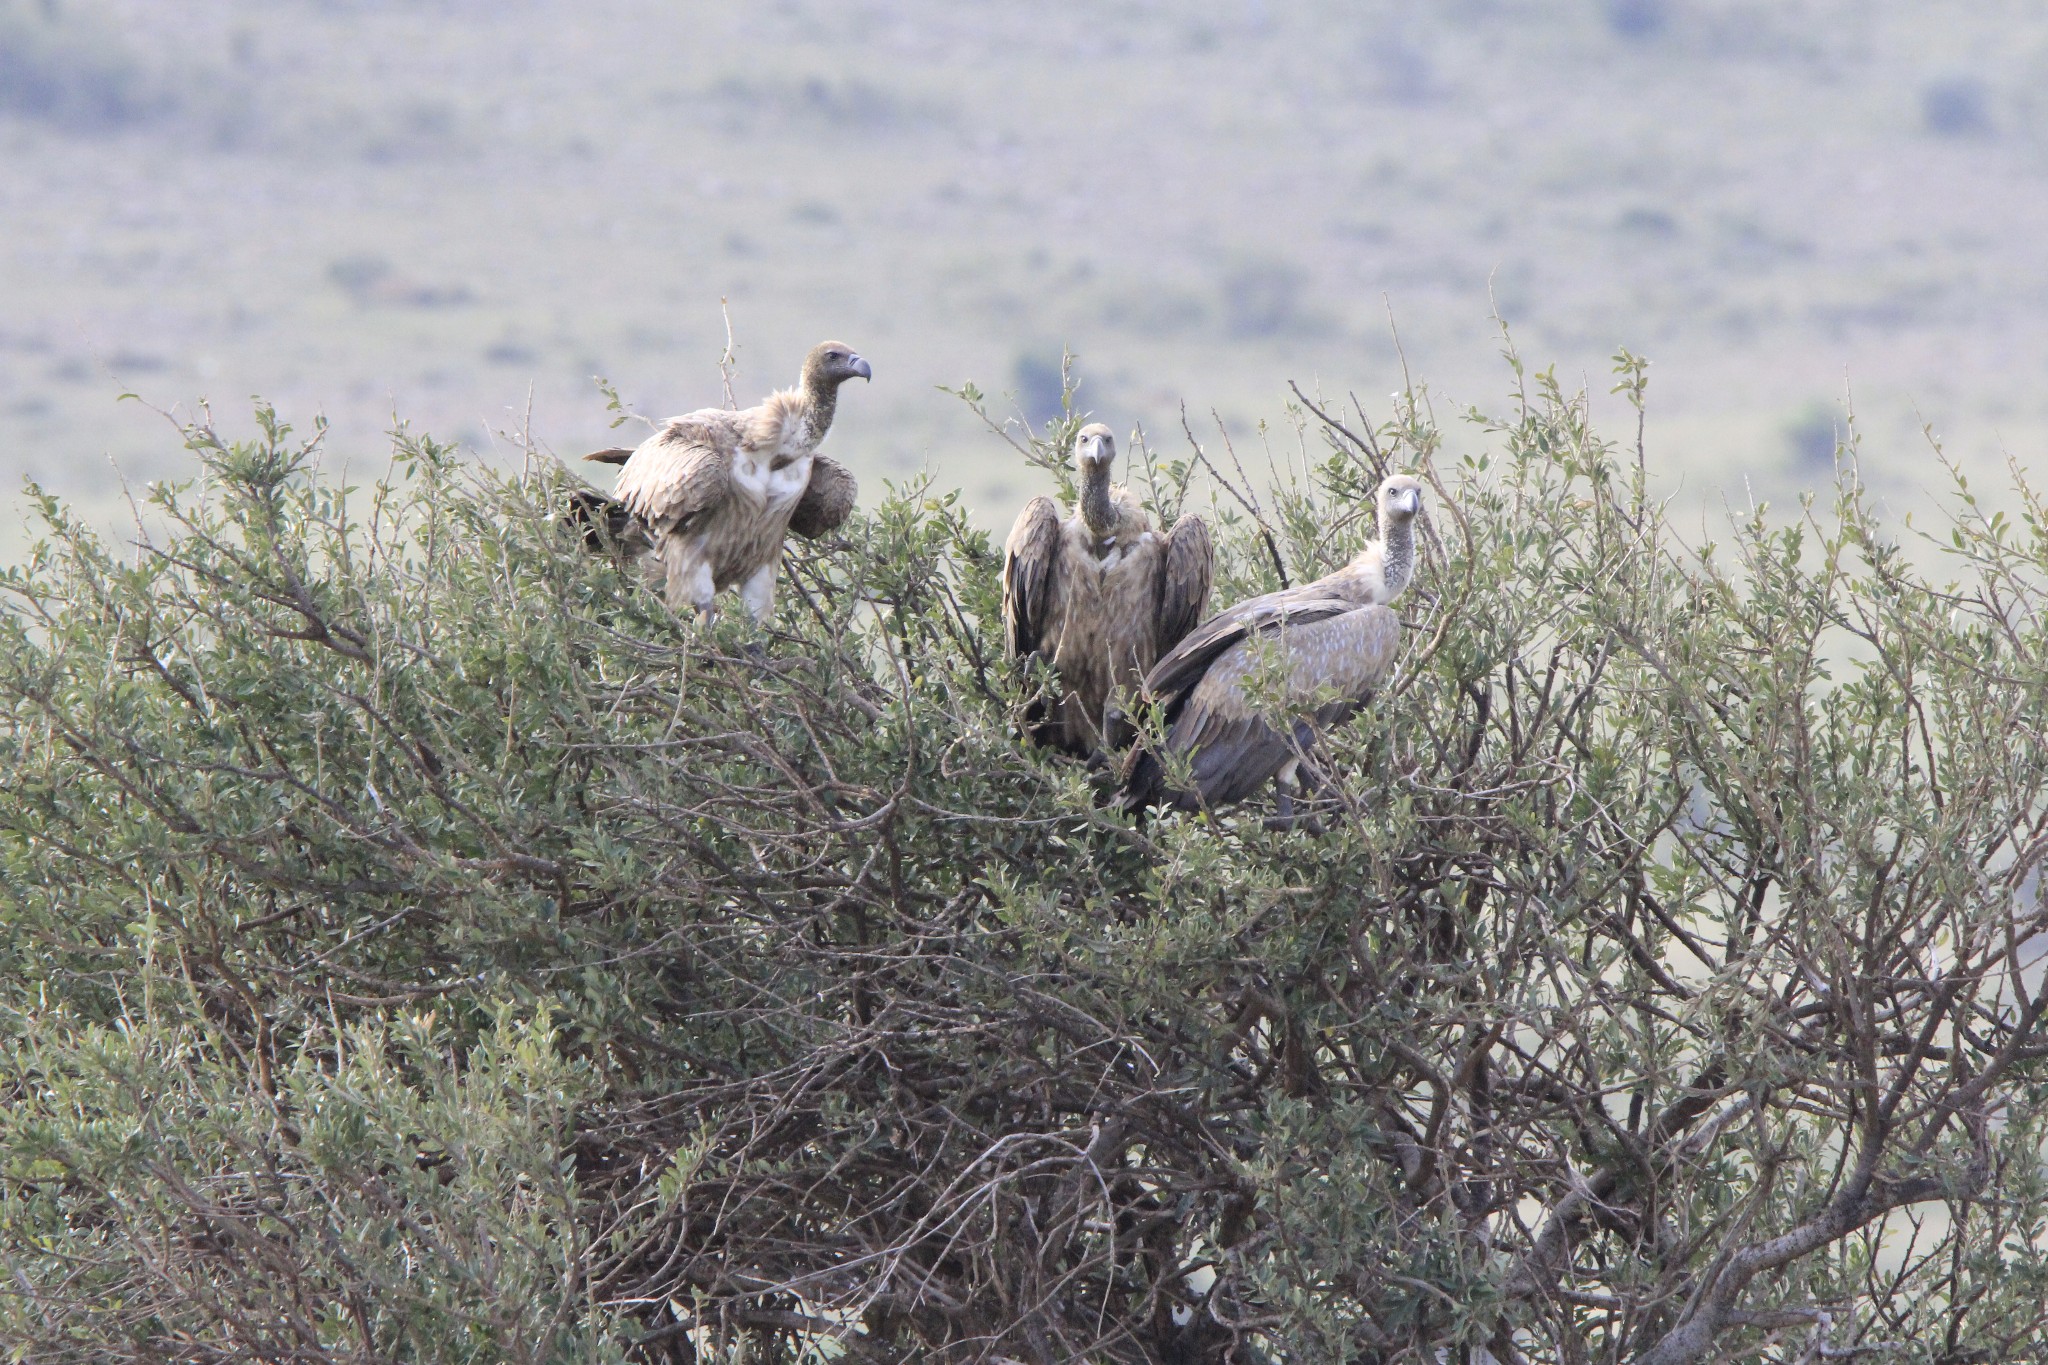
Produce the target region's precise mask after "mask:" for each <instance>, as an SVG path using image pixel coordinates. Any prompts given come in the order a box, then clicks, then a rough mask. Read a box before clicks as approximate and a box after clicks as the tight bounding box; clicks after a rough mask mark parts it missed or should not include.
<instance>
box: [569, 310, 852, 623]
mask: <svg viewBox="0 0 2048 1365" xmlns="http://www.w3.org/2000/svg"><path fill="white" fill-rule="evenodd" d="M855 375H859V376H860V377H861V378H862V379H872V378H873V377H874V373H873V371H872V370H871V369H870V367H869V365H868V362H867V361H865V360H863V359H861V358H860V356H858V355H857V354H855V353H854V351H853V349H852V348H851V347H849V346H847V345H846V344H845V343H843V342H838V341H826V342H821V343H819V344H818V345H816V346H813V347H812V348H811V353H810V354H809V355H808V356H806V357H805V358H804V369H803V376H802V378H800V379H799V380H798V381H797V386H796V387H795V388H793V389H782V390H779V391H777V392H775V393H771V394H769V395H768V397H767V398H765V399H763V400H762V401H761V402H760V404H758V405H757V406H755V407H751V408H745V409H742V410H741V411H738V412H732V411H728V410H727V409H725V408H701V409H699V410H698V411H696V412H690V413H685V414H684V415H682V416H681V417H671V418H670V419H669V420H668V421H667V423H665V424H664V425H663V426H662V428H661V430H660V431H657V432H656V433H655V434H654V435H652V436H650V437H648V438H647V439H646V440H645V441H642V442H641V443H640V444H639V446H637V447H636V448H634V449H632V450H625V449H614V450H600V451H597V452H596V453H594V454H591V455H586V456H584V457H583V458H584V459H586V460H595V461H598V462H600V463H603V464H616V465H621V466H623V468H621V469H620V470H619V481H618V484H617V485H616V487H614V489H613V490H612V491H613V496H611V497H609V498H607V497H606V496H605V495H603V494H601V493H595V492H587V493H579V494H578V495H576V497H575V499H574V505H573V506H572V507H571V508H570V511H569V519H570V520H571V521H573V522H575V523H576V524H577V525H578V526H580V528H581V529H582V532H583V538H584V541H585V543H586V544H588V545H589V546H590V547H591V548H592V549H597V550H615V551H617V552H620V553H623V554H625V555H628V556H630V557H633V558H639V559H642V560H643V562H645V563H646V565H647V568H648V570H649V572H650V574H651V575H652V576H655V577H657V578H659V580H660V581H661V582H662V584H663V589H664V593H665V595H666V597H667V599H668V604H669V607H670V608H671V609H672V610H675V611H678V612H679V611H681V610H682V609H683V608H684V607H686V606H688V607H695V608H696V609H697V610H698V611H699V612H700V613H702V614H704V615H706V616H708V615H710V614H711V610H712V600H713V599H714V598H715V597H716V596H717V595H718V594H719V593H721V592H723V591H724V590H725V589H726V588H728V587H732V586H734V585H737V586H738V587H739V593H740V601H741V602H742V603H743V604H744V605H745V606H746V608H747V611H748V612H749V613H750V614H751V615H752V616H753V618H754V619H755V620H756V621H759V620H764V619H766V617H767V616H768V614H769V611H770V610H771V609H772V608H773V606H774V604H775V569H776V565H777V563H778V561H779V560H780V559H781V557H782V541H783V537H784V535H785V533H786V532H790V531H794V532H795V533H796V534H798V535H800V536H802V537H804V538H805V539H807V540H808V539H815V538H816V537H818V536H821V535H823V534H825V533H826V532H827V531H830V530H833V529H835V528H836V527H838V526H839V524H840V523H841V522H843V521H845V520H846V517H847V514H848V513H850V512H851V511H852V510H853V500H854V495H855V494H856V492H857V491H858V486H857V485H856V484H855V482H854V478H853V475H852V474H851V473H849V472H848V471H847V469H846V467H845V466H844V465H841V464H839V463H837V462H836V461H833V460H830V459H827V458H826V457H824V456H822V455H820V454H818V453H817V450H818V443H819V442H820V441H822V440H824V439H825V433H826V432H827V431H829V430H830V429H831V426H832V413H833V410H834V409H835V408H836V407H837V406H838V403H839V386H840V385H841V384H844V383H845V382H846V381H847V380H849V379H851V378H853V377H854V376H855Z"/></svg>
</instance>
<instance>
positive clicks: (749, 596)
mask: <svg viewBox="0 0 2048 1365" xmlns="http://www.w3.org/2000/svg"><path fill="white" fill-rule="evenodd" d="M780 560H781V556H780V555H778V556H776V557H775V558H774V559H771V560H769V561H768V562H767V563H766V564H763V565H762V566H761V567H760V568H758V569H756V570H754V571H753V572H752V573H750V574H748V575H747V577H746V580H745V581H744V582H742V583H741V584H740V602H741V604H742V605H744V606H745V607H746V609H747V614H748V615H749V616H752V617H753V618H754V620H755V622H756V623H757V624H758V623H760V622H762V621H766V620H767V619H768V618H769V617H770V616H772V615H774V614H775V570H776V568H777V566H778V564H779V562H780Z"/></svg>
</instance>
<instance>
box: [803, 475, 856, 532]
mask: <svg viewBox="0 0 2048 1365" xmlns="http://www.w3.org/2000/svg"><path fill="white" fill-rule="evenodd" d="M859 496H860V484H859V483H858V482H856V481H855V479H854V477H853V471H852V470H850V469H848V468H847V467H846V466H845V465H843V464H841V463H839V462H838V461H837V460H833V459H828V458H826V457H825V456H823V455H814V456H812V457H811V481H810V482H809V483H807V484H805V485H804V495H803V496H802V497H801V498H798V499H797V501H796V508H795V510H794V511H792V512H791V513H790V514H789V529H790V530H791V531H792V532H793V533H794V534H796V535H800V536H802V537H803V538H804V539H805V540H816V539H817V538H818V537H819V536H822V535H824V534H825V533H826V532H827V531H836V530H838V529H839V527H840V526H841V525H842V524H843V523H844V522H845V521H846V519H847V517H848V516H850V515H852V513H853V502H854V499H855V498H857V497H859Z"/></svg>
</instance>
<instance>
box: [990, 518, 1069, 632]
mask: <svg viewBox="0 0 2048 1365" xmlns="http://www.w3.org/2000/svg"><path fill="white" fill-rule="evenodd" d="M1059 557H1060V509H1059V507H1058V506H1057V505H1056V504H1055V503H1054V502H1053V500H1052V499H1051V498H1033V499H1032V500H1031V501H1030V502H1027V503H1025V504H1024V510H1023V511H1022V512H1019V513H1018V514H1017V524H1016V525H1015V526H1012V527H1011V528H1010V538H1009V540H1008V541H1006V542H1004V545H1003V652H1004V653H1005V654H1007V655H1008V656H1009V657H1010V658H1012V659H1023V658H1028V657H1030V656H1031V655H1033V654H1036V653H1038V652H1039V651H1040V649H1041V647H1042V646H1043V644H1044V642H1045V625H1046V608H1047V606H1048V605H1049V604H1050V602H1051V600H1052V575H1053V566H1054V565H1055V564H1056V563H1058V562H1059Z"/></svg>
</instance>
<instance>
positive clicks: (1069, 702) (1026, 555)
mask: <svg viewBox="0 0 2048 1365" xmlns="http://www.w3.org/2000/svg"><path fill="white" fill-rule="evenodd" d="M1115 460H1116V437H1115V436H1114V435H1112V434H1111V432H1110V429H1109V428H1108V427H1106V426H1104V425H1103V424H1102V423H1100V422H1095V423H1092V424H1090V425H1088V426H1085V427H1083V428H1081V432H1080V435H1079V437H1078V439H1077V440H1076V441H1075V443H1074V461H1075V463H1076V465H1077V466H1078V467H1079V472H1080V476H1081V502H1080V506H1079V507H1077V508H1076V509H1075V510H1074V511H1073V512H1072V513H1070V514H1069V515H1067V516H1066V517H1064V518H1062V517H1061V516H1060V512H1059V508H1058V506H1057V505H1056V504H1055V503H1054V502H1053V500H1052V499H1051V498H1033V499H1032V500H1031V501H1030V502H1029V503H1027V504H1026V505H1025V508H1024V510H1023V512H1022V513H1020V514H1019V515H1018V517H1017V524H1016V526H1015V527H1013V528H1012V529H1011V531H1010V539H1009V542H1008V543H1007V544H1006V545H1005V546H1004V547H1003V642H1004V647H1005V649H1006V651H1007V653H1008V654H1009V656H1010V657H1011V658H1012V659H1016V660H1029V659H1034V658H1035V659H1042V660H1044V661H1045V663H1046V664H1047V666H1048V667H1050V668H1051V670H1052V672H1053V674H1054V675H1055V676H1056V677H1057V678H1058V679H1059V690H1058V692H1057V694H1056V695H1052V696H1044V695H1041V696H1036V697H1034V698H1032V700H1031V701H1030V702H1029V703H1028V704H1027V706H1026V710H1025V719H1024V725H1025V731H1026V733H1027V734H1029V735H1030V736H1031V737H1032V738H1033V739H1035V740H1036V741H1038V742H1039V743H1041V744H1047V745H1051V746H1053V747H1055V748H1058V749H1063V750H1065V751H1066V752H1068V753H1071V754H1076V755H1083V756H1085V755H1089V754H1092V753H1094V752H1095V751H1097V750H1098V749H1105V748H1117V747H1120V746H1122V745H1124V744H1128V743H1129V742H1130V737H1131V733H1132V731H1131V726H1130V723H1129V722H1128V721H1127V720H1126V719H1125V718H1124V716H1123V714H1122V712H1121V710H1120V709H1119V708H1118V706H1117V704H1116V700H1115V698H1116V695H1117V693H1118V691H1119V690H1120V689H1121V690H1122V691H1123V692H1124V693H1125V694H1127V695H1129V696H1133V697H1135V696H1136V695H1137V691H1138V687H1139V685H1140V683H1141V682H1142V681H1143V680H1144V677H1145V670H1147V669H1148V668H1150V667H1152V664H1153V661H1154V660H1156V659H1157V658H1158V657H1159V656H1160V655H1161V654H1163V653H1165V652H1166V651H1167V650H1169V649H1171V648H1173V646H1174V645H1175V644H1176V643H1177V642H1178V641H1179V640H1180V638H1181V637H1182V636H1183V635H1186V634H1187V633H1188V631H1189V630H1190V629H1192V628H1193V626H1194V624H1195V622H1197V621H1199V620H1201V619H1202V612H1203V611H1204V609H1205V608H1206V607H1207V605H1208V601H1209V580H1210V577H1211V570H1212V560H1213V557H1212V555H1211V552H1210V548H1209V528H1208V527H1207V526H1205V525H1203V524H1202V519H1201V518H1200V517H1197V516H1195V515H1193V514H1192V513H1190V514H1188V515H1186V516H1183V517H1182V518H1181V519H1180V520H1179V521H1177V522H1175V523H1174V524H1173V529H1172V530H1170V531H1168V532H1166V534H1164V535H1161V534H1159V533H1158V532H1156V531H1155V530H1153V528H1152V518H1151V517H1150V516H1148V515H1146V512H1145V509H1144V508H1143V507H1142V506H1140V505H1139V503H1138V500H1137V499H1136V498H1135V497H1133V496H1131V494H1130V493H1129V492H1127V491H1126V490H1125V489H1123V488H1122V487H1120V486H1117V485H1113V484H1111V483H1110V481H1109V478H1110V469H1111V466H1112V464H1113V463H1114V462H1115Z"/></svg>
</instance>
